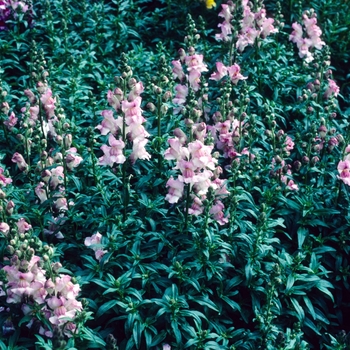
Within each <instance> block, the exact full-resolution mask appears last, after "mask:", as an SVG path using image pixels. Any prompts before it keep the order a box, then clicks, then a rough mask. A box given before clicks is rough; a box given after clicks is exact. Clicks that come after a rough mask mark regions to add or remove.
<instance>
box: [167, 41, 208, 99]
mask: <svg viewBox="0 0 350 350" xmlns="http://www.w3.org/2000/svg"><path fill="white" fill-rule="evenodd" d="M188 52H189V53H188V55H186V53H185V51H184V50H183V49H180V50H179V53H180V60H174V61H172V65H173V76H174V78H178V79H179V80H180V81H181V82H182V81H183V80H184V79H185V78H186V80H187V81H188V83H189V86H190V87H191V88H192V89H193V90H194V91H198V90H199V88H200V77H201V73H202V72H206V71H208V68H207V66H206V64H205V63H204V62H203V55H198V54H195V50H194V48H193V47H190V48H189V50H188ZM183 63H184V64H185V65H186V69H187V74H186V73H185V72H184V70H183V66H182V64H183ZM175 90H176V92H177V93H176V96H175V99H174V100H173V102H174V103H177V104H181V103H180V102H182V100H185V99H186V96H187V93H188V87H187V86H186V85H181V84H178V85H177V86H176V87H175Z"/></svg>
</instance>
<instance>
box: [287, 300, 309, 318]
mask: <svg viewBox="0 0 350 350" xmlns="http://www.w3.org/2000/svg"><path fill="white" fill-rule="evenodd" d="M290 301H291V302H292V304H293V306H294V309H295V311H296V312H297V315H298V319H299V321H300V322H303V321H304V318H305V313H304V310H303V308H302V307H301V306H300V304H299V302H298V300H296V299H295V298H290Z"/></svg>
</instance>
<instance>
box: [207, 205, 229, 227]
mask: <svg viewBox="0 0 350 350" xmlns="http://www.w3.org/2000/svg"><path fill="white" fill-rule="evenodd" d="M224 209H225V206H224V204H223V203H222V202H221V201H220V200H217V201H216V202H215V204H214V205H213V206H212V207H211V209H210V211H209V213H210V214H211V215H212V216H213V219H214V220H215V221H217V223H218V224H219V225H225V224H227V223H228V217H225V214H224V212H223V210H224Z"/></svg>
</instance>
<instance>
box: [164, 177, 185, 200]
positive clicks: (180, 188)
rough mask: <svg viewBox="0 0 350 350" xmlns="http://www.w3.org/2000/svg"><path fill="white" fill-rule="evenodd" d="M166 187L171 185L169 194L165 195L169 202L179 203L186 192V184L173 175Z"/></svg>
mask: <svg viewBox="0 0 350 350" xmlns="http://www.w3.org/2000/svg"><path fill="white" fill-rule="evenodd" d="M166 187H169V189H168V194H167V195H166V197H165V200H166V201H168V202H169V203H177V202H178V200H179V199H180V198H181V197H182V195H183V192H184V184H183V182H181V181H179V180H174V178H173V177H172V176H171V177H170V179H169V180H168V181H167V183H166Z"/></svg>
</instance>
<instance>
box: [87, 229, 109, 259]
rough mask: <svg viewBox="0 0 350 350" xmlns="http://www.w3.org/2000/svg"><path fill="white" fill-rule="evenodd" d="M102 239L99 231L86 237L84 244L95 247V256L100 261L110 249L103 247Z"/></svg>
mask: <svg viewBox="0 0 350 350" xmlns="http://www.w3.org/2000/svg"><path fill="white" fill-rule="evenodd" d="M101 241H102V235H101V234H100V233H99V232H96V233H95V234H93V235H92V236H91V237H87V238H85V241H84V244H85V245H86V246H87V247H89V248H91V249H93V251H94V252H95V258H96V260H98V261H100V260H101V259H102V257H103V255H104V254H106V253H107V252H108V251H107V250H103V249H101V245H102V243H101Z"/></svg>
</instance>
